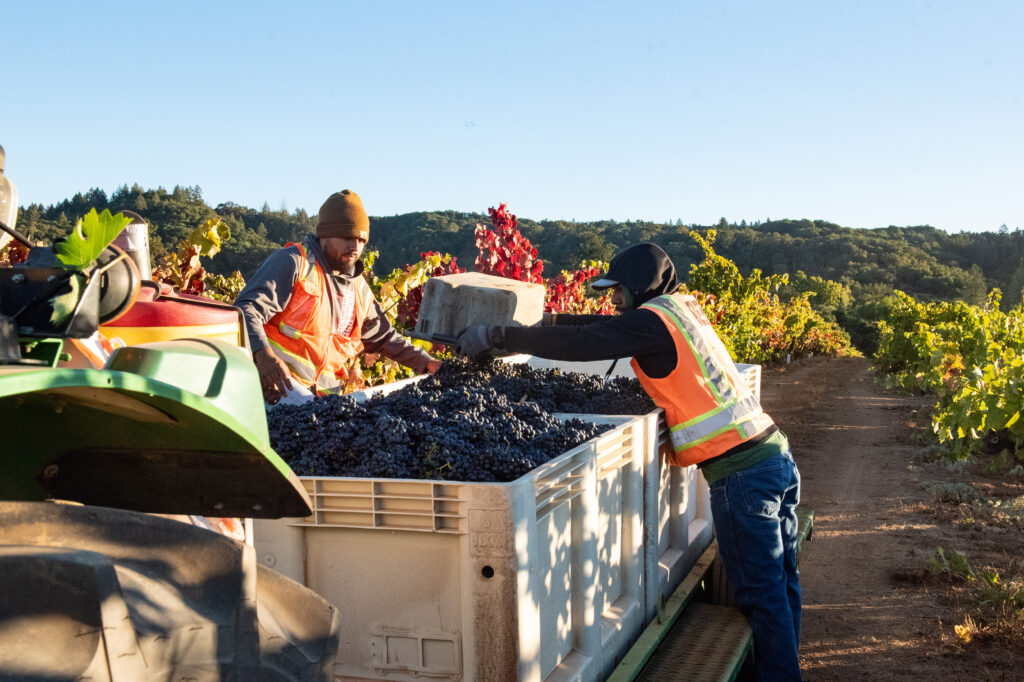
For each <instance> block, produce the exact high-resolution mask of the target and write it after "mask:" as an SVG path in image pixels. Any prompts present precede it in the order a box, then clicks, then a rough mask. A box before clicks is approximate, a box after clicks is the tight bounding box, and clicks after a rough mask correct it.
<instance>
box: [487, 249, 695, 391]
mask: <svg viewBox="0 0 1024 682" xmlns="http://www.w3.org/2000/svg"><path fill="white" fill-rule="evenodd" d="M602 279H610V280H613V281H615V282H618V283H619V284H621V285H622V286H624V287H626V288H627V289H629V291H630V293H631V294H632V295H633V307H632V308H631V309H630V310H627V311H625V312H623V313H621V314H619V315H561V314H560V315H557V316H556V317H555V325H554V326H550V327H503V328H502V329H501V331H502V332H503V334H501V336H503V337H504V338H503V341H502V343H501V347H502V349H503V350H505V351H506V352H512V353H528V354H530V355H536V356H537V357H541V358H548V359H550V360H564V361H568V362H587V361H592V360H609V361H610V360H614V359H617V358H630V357H632V358H636V361H637V363H638V364H639V365H640V368H641V369H642V370H643V371H644V373H645V374H647V375H648V376H651V377H654V378H663V377H666V376H668V375H669V373H671V371H672V370H673V369H674V368H675V366H676V347H675V343H674V342H673V340H672V335H671V333H670V332H669V330H668V329H667V328H666V327H665V323H664V322H662V321H661V318H659V317H658V316H657V315H656V314H655V313H653V312H651V311H650V310H641V309H639V306H640V305H642V304H644V303H646V302H647V301H649V300H651V299H652V298H655V297H657V296H661V295H663V294H672V293H675V292H676V291H677V290H678V289H679V280H678V279H677V278H676V268H675V266H674V265H673V264H672V260H671V259H670V258H669V257H668V254H666V253H665V252H664V251H663V250H662V249H661V248H660V247H658V246H657V245H655V244H648V243H644V244H637V245H636V246H631V247H629V248H628V249H626V250H625V251H623V252H622V253H620V254H618V255H617V256H615V258H613V259H612V261H611V263H610V264H609V267H608V274H606V275H604V276H603V277H602Z"/></svg>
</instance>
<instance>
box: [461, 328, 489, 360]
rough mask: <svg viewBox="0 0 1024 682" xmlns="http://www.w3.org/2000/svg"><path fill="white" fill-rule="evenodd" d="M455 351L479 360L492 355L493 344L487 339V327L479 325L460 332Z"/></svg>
mask: <svg viewBox="0 0 1024 682" xmlns="http://www.w3.org/2000/svg"><path fill="white" fill-rule="evenodd" d="M455 350H456V351H457V352H458V353H460V354H461V355H465V356H467V357H470V358H479V357H481V356H483V355H486V354H487V353H490V351H491V342H490V341H489V340H488V339H487V325H485V324H478V325H476V326H473V327H466V328H465V329H463V330H462V331H461V332H459V336H458V338H457V339H456V340H455Z"/></svg>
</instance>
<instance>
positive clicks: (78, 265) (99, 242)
mask: <svg viewBox="0 0 1024 682" xmlns="http://www.w3.org/2000/svg"><path fill="white" fill-rule="evenodd" d="M131 221H132V219H131V218H127V217H125V215H124V214H123V213H118V214H117V215H111V214H110V211H109V210H107V209H103V213H100V214H97V213H96V209H95V208H94V209H90V211H89V212H88V213H86V214H85V216H84V217H83V218H82V219H81V220H79V221H78V223H77V224H76V225H75V229H73V230H72V231H71V234H69V235H68V237H67V239H65V240H64V241H62V242H58V243H57V244H55V245H54V250H55V251H56V252H57V259H58V260H59V261H60V262H61V263H62V264H63V265H64V267H65V268H67V269H69V270H80V269H83V268H85V267H87V266H88V265H89V264H90V263H92V262H93V261H94V260H96V257H97V256H99V255H100V253H102V252H103V249H105V248H107V247H108V246H110V242H112V241H114V238H115V237H116V236H117V235H118V234H120V233H121V230H123V229H124V228H125V226H126V225H128V223H130V222H131Z"/></svg>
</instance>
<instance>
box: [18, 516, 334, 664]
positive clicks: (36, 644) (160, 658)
mask: <svg viewBox="0 0 1024 682" xmlns="http://www.w3.org/2000/svg"><path fill="white" fill-rule="evenodd" d="M0 585H2V586H3V589H2V590H0V680H5V681H6V680H19V681H24V680H46V681H48V682H53V681H56V680H90V681H91V682H101V681H103V682H107V681H109V682H128V681H129V680H130V681H132V682H138V681H139V680H161V681H178V680H189V681H197V682H198V681H201V680H202V681H205V680H217V681H218V682H221V681H231V682H250V681H255V682H271V681H274V682H277V681H280V682H293V681H294V682H306V681H307V680H308V681H311V682H312V681H321V680H323V681H329V680H332V679H333V673H334V670H333V668H334V658H335V655H336V654H337V650H338V631H339V625H340V615H339V613H338V610H337V609H336V608H335V607H334V606H332V605H331V604H330V603H328V602H327V601H326V600H324V599H323V598H322V597H320V596H319V595H317V594H316V593H315V592H312V591H311V590H309V589H307V588H306V587H303V586H302V585H300V584H299V583H296V582H294V581H292V580H290V579H288V578H285V577H284V576H282V575H280V574H278V573H275V572H274V571H271V570H270V569H267V568H265V567H263V566H261V565H259V564H258V562H257V561H256V556H255V553H254V551H253V548H252V547H250V546H249V545H246V544H244V543H240V542H237V541H235V540H232V539H230V538H227V537H225V536H223V535H220V534H218V533H215V532H213V531H209V530H205V529H203V528H198V527H196V526H191V525H188V524H185V523H181V522H179V521H175V520H172V519H167V518H161V517H157V516H151V515H148V514H142V513H138V512H131V511H124V510H119V509H108V508H104V507H91V506H80V505H68V504H54V503H46V502H0Z"/></svg>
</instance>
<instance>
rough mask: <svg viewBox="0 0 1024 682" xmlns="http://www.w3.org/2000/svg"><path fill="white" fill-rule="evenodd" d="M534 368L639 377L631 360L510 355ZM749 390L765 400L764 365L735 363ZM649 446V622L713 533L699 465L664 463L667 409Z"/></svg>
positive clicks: (654, 419) (652, 424)
mask: <svg viewBox="0 0 1024 682" xmlns="http://www.w3.org/2000/svg"><path fill="white" fill-rule="evenodd" d="M509 360H510V361H513V362H516V361H518V362H526V363H527V364H529V365H530V366H531V367H533V368H534V369H559V370H562V371H565V372H579V373H582V374H593V375H597V376H622V377H631V378H633V377H636V374H635V373H634V372H633V369H632V367H630V364H629V359H628V358H626V359H621V360H618V361H616V362H614V363H613V362H612V361H611V360H602V361H598V362H563V361H556V360H546V359H544V358H538V357H534V356H522V355H521V356H512V357H510V358H509ZM736 369H737V370H738V371H739V373H740V378H741V379H743V381H744V383H745V384H746V386H747V388H749V389H750V391H751V392H753V393H754V395H756V396H757V398H758V400H760V398H761V366H760V365H747V364H737V365H736ZM643 423H644V425H645V428H646V438H647V443H648V445H647V447H648V448H649V452H648V455H647V457H646V458H645V459H646V461H647V470H646V471H645V474H644V531H643V532H644V585H645V594H644V602H645V613H646V619H647V621H648V622H649V621H650V620H651V619H653V618H654V616H655V614H656V613H657V609H658V605H659V603H661V602H662V600H664V599H668V597H669V596H670V595H671V594H672V593H673V592H674V591H675V589H676V587H678V586H679V584H680V583H681V582H682V580H683V578H684V577H685V576H686V575H687V574H688V573H689V572H690V569H692V568H693V565H694V564H695V563H696V562H697V559H698V558H699V557H700V555H701V554H702V553H703V552H704V550H705V549H706V548H707V546H708V545H709V544H710V542H711V539H712V536H713V533H714V531H713V527H712V521H711V499H710V492H711V491H710V489H709V487H708V484H707V482H706V481H705V480H704V476H702V475H701V473H700V470H698V469H697V467H696V466H689V467H677V466H670V465H666V464H664V454H663V453H664V452H671V451H672V445H671V439H670V436H669V431H668V425H667V424H666V423H665V418H664V411H663V410H661V409H660V408H659V409H655V410H653V411H652V412H651V413H649V414H648V415H645V417H644V418H643Z"/></svg>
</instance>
